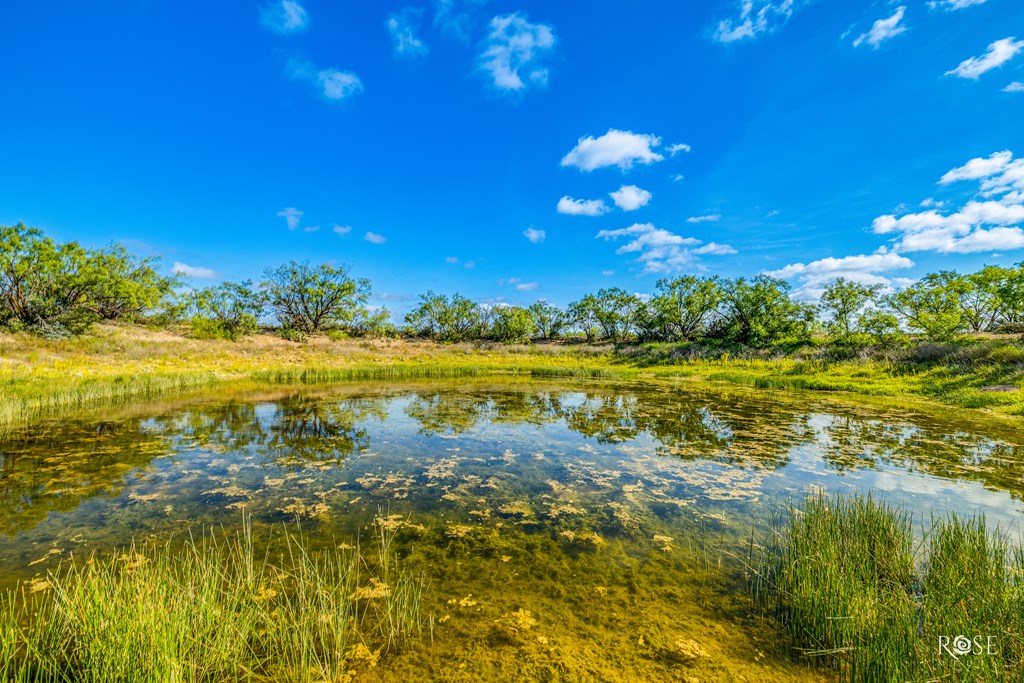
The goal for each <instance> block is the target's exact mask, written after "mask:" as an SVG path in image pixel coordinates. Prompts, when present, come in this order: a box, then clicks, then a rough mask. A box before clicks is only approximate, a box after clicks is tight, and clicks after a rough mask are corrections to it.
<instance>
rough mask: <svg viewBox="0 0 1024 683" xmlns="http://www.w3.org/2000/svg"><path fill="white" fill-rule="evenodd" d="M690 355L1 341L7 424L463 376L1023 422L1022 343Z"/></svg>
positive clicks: (164, 337) (420, 344)
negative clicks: (963, 410) (218, 392)
mask: <svg viewBox="0 0 1024 683" xmlns="http://www.w3.org/2000/svg"><path fill="white" fill-rule="evenodd" d="M679 350H680V347H670V346H655V347H641V348H639V349H637V348H633V349H624V350H620V351H616V350H615V349H613V348H612V347H611V346H607V345H606V346H584V345H536V346H499V345H476V346H474V345H438V344H434V343H431V342H424V341H403V340H345V341H332V340H330V339H328V338H314V339H312V340H311V341H310V342H308V343H306V344H296V343H293V342H288V341H285V340H282V339H279V338H277V337H274V336H271V335H258V336H255V337H249V338H245V339H243V340H241V341H238V342H229V341H221V340H195V339H189V338H187V337H184V336H182V335H179V334H176V333H174V332H170V331H165V330H148V329H139V328H127V327H117V326H99V327H97V328H95V329H94V331H93V332H91V333H90V334H88V335H86V336H83V337H81V338H78V339H73V340H67V341H44V340H40V339H36V338H33V337H29V336H26V335H20V334H19V335H9V334H0V424H11V423H15V422H19V421H24V420H28V419H32V418H33V417H37V416H39V415H42V414H53V413H59V412H61V411H63V410H71V409H75V408H78V407H82V406H87V405H103V404H105V403H114V402H121V401H128V400H139V399H146V398H155V397H157V396H170V395H174V394H181V393H185V392H189V391H193V390H199V389H204V388H213V387H227V386H244V385H246V384H256V383H261V384H264V383H296V382H331V381H343V380H357V379H406V378H417V377H460V376H473V375H490V374H526V375H536V376H588V377H677V378H686V379H691V380H698V381H712V382H729V383H738V384H747V385H754V386H758V387H764V388H780V389H809V390H820V391H847V392H854V393H859V394H867V395H873V396H891V397H924V398H929V399H934V400H938V401H940V402H943V403H947V404H951V405H957V406H961V407H970V408H991V409H993V410H995V411H996V412H1000V413H1005V414H1012V415H1024V392H1020V391H1017V392H986V391H980V389H981V388H983V387H986V386H990V385H996V384H1015V385H1016V386H1018V387H1021V386H1024V347H1022V346H1021V344H1020V341H1019V340H1012V341H1010V340H975V341H972V342H970V343H967V344H965V345H959V346H937V345H922V346H919V347H916V348H915V349H913V350H911V351H906V352H903V353H902V354H899V355H898V357H895V358H889V359H867V360H863V359H861V360H856V359H855V360H845V361H834V360H827V359H824V358H823V354H818V357H811V358H804V359H795V358H778V359H747V358H729V357H725V358H721V357H719V358H714V359H700V358H693V357H690V356H688V355H686V354H685V353H679Z"/></svg>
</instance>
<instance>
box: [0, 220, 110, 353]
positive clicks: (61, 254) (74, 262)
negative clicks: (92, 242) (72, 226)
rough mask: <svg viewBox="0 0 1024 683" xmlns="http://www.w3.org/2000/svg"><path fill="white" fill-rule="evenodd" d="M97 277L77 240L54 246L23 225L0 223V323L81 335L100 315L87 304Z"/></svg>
mask: <svg viewBox="0 0 1024 683" xmlns="http://www.w3.org/2000/svg"><path fill="white" fill-rule="evenodd" d="M99 275H100V274H99V273H98V272H97V270H96V263H95V261H94V260H92V259H90V254H89V252H88V251H87V250H86V249H83V248H82V247H81V246H80V245H78V244H77V243H76V242H69V243H66V244H57V243H55V242H54V241H53V240H52V239H50V238H49V237H45V236H44V235H43V233H42V231H40V230H39V229H37V228H29V227H27V226H26V225H25V224H24V223H18V224H17V225H14V226H12V227H6V226H0V323H3V324H5V325H7V326H13V327H18V328H23V329H28V330H30V331H33V332H36V333H38V334H42V335H44V336H49V337H66V336H70V335H75V334H80V333H81V332H84V331H85V330H86V329H87V328H88V327H89V325H90V324H92V323H93V322H96V321H97V320H98V319H99V315H98V314H97V313H96V312H95V311H94V310H90V308H89V307H88V303H89V296H90V294H91V293H92V292H93V291H94V286H95V282H96V281H97V279H98V278H99Z"/></svg>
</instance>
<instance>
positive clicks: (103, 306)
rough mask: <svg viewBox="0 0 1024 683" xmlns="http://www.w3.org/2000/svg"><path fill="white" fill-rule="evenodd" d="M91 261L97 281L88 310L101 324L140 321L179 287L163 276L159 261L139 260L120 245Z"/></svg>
mask: <svg viewBox="0 0 1024 683" xmlns="http://www.w3.org/2000/svg"><path fill="white" fill-rule="evenodd" d="M89 260H90V270H91V272H92V276H93V281H92V283H91V292H90V294H89V296H88V298H87V301H86V303H85V306H86V308H87V309H89V310H90V311H92V312H93V313H95V314H96V315H97V316H98V317H99V318H100V319H101V320H138V319H139V317H140V316H142V315H143V314H144V313H146V312H148V311H153V310H155V309H157V308H159V307H161V305H162V303H163V302H164V298H165V297H167V296H168V295H169V294H170V293H171V291H172V289H173V288H174V286H175V285H177V284H178V279H177V278H172V277H165V276H162V275H160V273H159V272H158V271H157V266H158V264H159V262H160V260H159V259H158V258H155V257H153V258H139V257H137V256H135V255H134V254H132V253H130V252H129V251H128V250H127V249H125V248H124V247H123V246H121V245H120V244H114V245H111V246H110V247H107V248H106V249H103V250H101V251H96V252H91V253H90V255H89Z"/></svg>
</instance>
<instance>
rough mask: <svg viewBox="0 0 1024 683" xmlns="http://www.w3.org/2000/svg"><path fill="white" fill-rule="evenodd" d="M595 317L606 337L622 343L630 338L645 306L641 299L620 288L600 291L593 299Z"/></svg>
mask: <svg viewBox="0 0 1024 683" xmlns="http://www.w3.org/2000/svg"><path fill="white" fill-rule="evenodd" d="M592 306H593V315H594V318H595V320H596V321H597V324H598V325H600V326H601V331H602V332H603V333H604V336H605V337H606V338H608V339H611V340H612V341H615V342H617V341H620V340H622V339H623V338H624V337H626V336H628V335H629V333H630V332H631V331H632V330H633V328H634V327H635V325H636V322H637V316H638V315H639V313H640V310H641V308H642V306H643V304H642V303H641V301H640V299H639V298H638V297H637V296H635V295H633V294H630V293H628V292H627V291H626V290H624V289H621V288H620V287H612V288H610V289H601V290H598V292H597V295H596V296H595V297H594V298H593V303H592Z"/></svg>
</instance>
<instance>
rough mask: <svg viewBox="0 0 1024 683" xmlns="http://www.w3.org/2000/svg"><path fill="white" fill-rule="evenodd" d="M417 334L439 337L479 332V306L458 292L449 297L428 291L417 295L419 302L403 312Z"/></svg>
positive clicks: (461, 338) (460, 338) (451, 339)
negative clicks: (409, 310)
mask: <svg viewBox="0 0 1024 683" xmlns="http://www.w3.org/2000/svg"><path fill="white" fill-rule="evenodd" d="M405 321H406V323H408V325H409V326H410V327H411V328H412V329H413V330H414V332H415V333H416V334H419V335H422V336H427V337H433V338H434V339H440V340H441V341H449V342H459V341H466V340H467V339H472V338H474V337H476V336H478V335H479V332H480V307H479V306H478V305H477V304H476V303H474V302H473V301H471V300H469V299H467V298H466V297H464V296H462V295H461V294H458V293H456V294H454V295H453V296H452V297H451V299H449V298H448V297H446V296H442V295H440V294H435V293H434V292H432V291H428V292H427V293H426V294H421V295H420V305H419V306H417V307H416V308H415V309H414V310H413V311H411V312H410V313H409V314H408V315H406V316H405Z"/></svg>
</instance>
